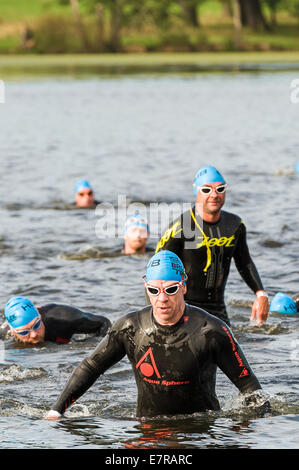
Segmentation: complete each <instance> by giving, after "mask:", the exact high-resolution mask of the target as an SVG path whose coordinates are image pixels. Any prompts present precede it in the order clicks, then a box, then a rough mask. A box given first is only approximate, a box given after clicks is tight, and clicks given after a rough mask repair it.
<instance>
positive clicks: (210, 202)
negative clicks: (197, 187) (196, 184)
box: [196, 182, 225, 215]
mask: <svg viewBox="0 0 299 470" xmlns="http://www.w3.org/2000/svg"><path fill="white" fill-rule="evenodd" d="M204 186H208V187H210V188H212V191H211V192H210V193H209V194H202V193H201V192H200V191H198V193H197V197H196V203H197V204H198V205H199V206H200V208H201V209H202V212H203V214H209V215H210V214H211V215H215V214H218V213H219V212H220V210H221V208H222V206H223V204H224V203H225V192H223V193H221V194H219V193H217V192H216V188H217V187H218V186H223V183H221V182H219V183H207V184H205V185H204Z"/></svg>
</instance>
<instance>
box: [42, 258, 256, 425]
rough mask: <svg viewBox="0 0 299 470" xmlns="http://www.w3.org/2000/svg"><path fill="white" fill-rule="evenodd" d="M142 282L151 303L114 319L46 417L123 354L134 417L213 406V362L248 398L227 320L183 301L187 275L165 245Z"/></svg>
mask: <svg viewBox="0 0 299 470" xmlns="http://www.w3.org/2000/svg"><path fill="white" fill-rule="evenodd" d="M144 282H145V287H146V289H147V292H148V294H149V298H150V300H151V305H150V306H147V307H145V308H143V309H141V310H137V311H134V312H132V313H129V314H127V315H125V316H123V317H121V318H120V319H119V320H118V321H116V323H115V324H114V325H113V326H112V327H111V329H110V330H109V332H108V334H107V335H106V337H105V338H104V339H103V340H102V341H101V342H100V344H99V345H98V347H97V348H96V349H95V351H94V352H93V353H92V354H91V355H90V356H88V357H87V358H86V359H84V360H83V361H82V362H81V364H80V365H79V366H78V367H77V368H76V369H75V370H74V372H73V374H72V375H71V377H70V379H69V381H68V383H67V384H66V386H65V388H64V390H63V391H62V393H61V395H60V396H59V398H58V400H57V401H56V403H55V404H54V405H53V406H52V408H51V410H50V411H49V412H48V414H47V416H46V418H47V419H57V418H58V417H59V416H60V415H61V414H62V413H63V412H64V411H65V410H66V409H67V408H68V407H69V406H70V405H71V404H72V403H73V402H75V401H76V400H77V399H78V398H79V397H80V396H81V395H83V394H84V393H85V392H86V391H87V390H88V389H89V388H90V387H91V385H92V384H93V383H94V382H95V381H96V379H97V378H98V377H99V376H100V375H101V374H103V373H104V372H105V371H106V370H107V369H109V368H110V367H112V366H113V365H114V364H116V363H117V362H119V361H120V360H121V359H122V358H123V357H124V356H125V355H127V357H128V358H129V360H130V362H131V365H132V369H133V372H134V375H135V380H136V384H137V389H138V400H137V416H138V417H141V416H148V417H150V416H157V415H173V414H185V413H194V412H199V411H206V410H219V409H220V407H219V402H218V399H217V396H216V393H215V377H214V376H215V374H216V367H217V366H218V367H220V369H221V370H222V371H223V372H224V373H225V374H226V375H227V377H228V378H229V379H230V380H231V381H232V382H233V384H234V385H236V387H238V389H239V390H240V391H241V392H242V393H244V394H245V393H246V394H247V393H248V394H250V395H249V397H248V398H250V397H252V399H253V402H254V399H256V394H252V392H255V391H257V390H260V389H261V385H260V383H259V381H258V379H257V378H256V376H255V375H254V373H253V371H252V370H251V368H250V365H249V364H248V362H247V360H246V358H245V356H244V353H243V352H242V350H241V348H240V346H239V345H238V343H237V341H236V340H235V338H234V336H233V334H232V332H231V331H230V329H229V327H228V326H227V325H226V324H225V323H224V322H222V321H221V320H219V319H218V318H216V317H215V316H213V315H210V314H209V313H207V312H205V311H204V310H202V309H200V308H198V307H195V306H191V305H188V304H186V303H185V300H184V294H185V293H186V289H187V287H186V274H185V271H184V266H183V264H182V262H181V260H180V259H179V258H178V256H176V255H175V254H174V253H172V252H170V251H162V252H159V253H157V254H155V255H154V256H153V257H152V258H151V259H150V261H149V263H148V265H147V268H146V275H145V280H144ZM264 401H265V400H264ZM258 406H259V407H260V406H261V405H260V404H259V405H258ZM262 406H263V405H262Z"/></svg>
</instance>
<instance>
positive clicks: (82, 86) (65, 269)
mask: <svg viewBox="0 0 299 470" xmlns="http://www.w3.org/2000/svg"><path fill="white" fill-rule="evenodd" d="M296 78H298V72H296V71H293V72H292V71H290V72H287V71H284V72H276V73H269V72H260V73H247V72H243V73H229V72H226V73H194V74H177V73H174V74H160V75H159V74H155V75H154V74H152V75H150V74H148V75H141V74H140V75H130V76H126V75H122V76H117V77H113V76H109V77H108V76H95V75H93V76H88V77H86V76H85V77H82V78H80V77H78V76H71V75H68V76H59V77H53V76H49V77H47V76H43V78H38V77H33V76H32V77H26V79H25V78H22V77H18V78H11V79H10V80H7V81H6V82H5V92H6V102H5V104H0V123H1V133H0V161H1V174H2V178H1V185H0V201H1V204H0V214H1V232H0V235H1V241H0V256H1V263H0V274H1V290H0V308H1V316H2V315H3V308H4V305H5V303H6V302H7V300H8V299H9V298H10V297H11V296H13V295H17V294H20V295H24V296H27V297H29V298H30V299H31V300H32V301H33V302H35V303H36V304H38V305H44V304H46V303H49V302H57V303H59V302H60V303H67V304H70V305H73V306H76V307H78V308H81V309H82V310H86V311H90V312H93V313H97V314H102V315H106V316H107V317H109V318H110V320H111V321H115V320H116V319H117V318H119V317H120V316H121V315H123V314H126V313H128V312H129V311H131V310H134V309H136V308H138V307H141V306H143V305H144V302H145V299H144V290H143V284H142V281H141V276H142V275H143V273H144V269H145V265H146V262H147V257H146V256H139V257H137V256H132V257H131V256H129V257H128V256H113V254H115V252H116V251H117V250H119V249H121V247H122V243H123V241H122V238H121V236H119V237H118V238H114V237H111V236H110V237H105V238H99V237H98V236H97V231H96V227H97V223H98V222H99V220H100V218H99V216H98V214H97V213H95V211H94V210H79V209H74V208H73V207H72V204H71V203H72V202H73V198H74V185H75V182H76V181H77V179H79V178H82V177H83V178H87V179H89V180H90V182H91V183H92V185H93V187H94V189H95V193H96V197H97V199H98V200H99V201H102V202H106V203H109V204H110V205H111V207H113V208H115V214H120V215H121V217H124V215H125V213H126V211H128V210H129V209H130V207H131V205H130V204H132V203H133V202H134V201H135V202H136V201H144V204H145V207H146V209H147V210H149V211H150V212H149V216H150V220H149V222H150V224H151V228H152V237H151V239H150V241H149V247H154V246H155V243H156V241H157V238H156V234H157V233H158V232H159V230H161V224H160V223H159V221H158V222H157V220H158V219H156V218H154V217H153V214H156V213H157V212H158V211H159V210H160V209H159V208H157V207H158V205H159V204H161V203H167V204H172V203H176V207H180V205H181V204H182V203H190V202H192V201H193V192H192V183H193V178H194V175H195V173H196V171H197V169H198V168H199V167H200V166H201V165H204V164H212V165H215V166H216V167H218V168H219V169H220V171H221V172H222V173H223V174H224V176H225V178H226V179H227V181H228V183H229V189H228V192H227V200H226V205H225V208H226V209H227V210H229V211H232V212H235V213H237V214H238V215H240V216H241V217H242V218H243V220H244V222H245V224H246V226H247V230H248V244H249V247H250V250H251V254H252V257H253V259H254V261H255V263H256V265H257V267H258V270H259V272H260V275H261V277H262V280H263V282H264V285H265V288H266V289H267V290H268V292H269V294H270V300H271V298H272V297H273V295H274V294H275V293H276V292H278V291H283V292H286V293H288V294H290V295H294V294H296V293H297V292H298V291H299V274H298V242H299V235H298V233H299V217H298V207H299V175H295V174H294V165H295V163H296V162H297V161H299V153H298V125H299V104H296V103H292V102H291V100H290V84H291V82H292V80H294V79H296ZM0 79H1V77H0ZM119 198H121V200H122V201H123V200H124V198H125V200H126V204H125V205H122V206H121V207H119ZM161 207H164V208H163V209H162V212H163V211H164V213H165V211H167V207H169V206H166V205H165V206H161ZM155 211H156V212H155ZM151 218H152V220H151ZM163 228H164V227H163ZM120 232H121V230H120ZM110 254H111V255H110ZM253 300H254V295H253V293H252V292H251V291H250V290H249V288H248V287H247V285H246V284H245V283H244V282H243V281H242V280H241V278H240V276H239V274H238V273H237V271H236V268H235V267H234V265H232V269H231V274H230V278H229V282H228V285H227V289H226V301H227V305H228V311H229V315H230V318H231V323H232V329H233V331H234V333H235V336H236V337H237V339H238V341H239V342H240V343H241V345H242V348H243V350H244V351H245V353H246V355H247V357H248V359H249V362H250V364H251V366H252V368H253V369H254V371H255V373H256V375H257V377H258V378H259V380H260V382H261V384H262V386H263V389H264V391H265V393H267V394H268V396H269V398H270V402H271V405H272V412H271V414H270V415H268V416H265V417H263V418H258V417H256V416H255V415H254V414H253V413H252V411H251V410H250V409H246V408H244V407H243V406H242V405H241V400H240V398H239V392H238V390H237V389H236V388H235V387H234V386H233V385H232V384H231V383H230V382H229V380H228V379H227V378H226V377H225V376H224V375H223V374H222V372H220V371H219V372H218V374H217V393H218V397H219V400H220V404H221V407H222V410H221V411H220V412H217V413H215V412H209V413H198V414H195V415H192V416H176V417H171V418H156V419H151V420H137V419H136V417H135V403H136V386H135V382H134V379H133V375H132V372H131V368H130V364H129V363H128V361H127V360H126V359H124V360H122V361H121V362H120V363H119V364H117V365H116V366H114V367H113V368H111V369H110V370H109V371H108V372H107V373H105V375H104V376H103V377H101V378H100V379H99V380H98V381H97V382H96V383H95V384H94V385H93V387H92V388H91V389H90V390H89V391H88V392H87V393H85V395H84V396H83V397H81V399H80V400H78V402H77V403H76V404H75V405H74V406H73V407H72V408H71V409H69V410H68V411H67V413H66V415H65V417H64V418H63V419H61V420H59V421H57V422H48V421H45V420H44V419H43V417H44V416H45V414H46V411H47V410H48V409H49V408H50V406H51V404H52V403H53V402H54V401H55V400H56V397H57V395H58V393H60V391H61V390H62V388H63V386H64V384H65V383H66V381H67V379H68V377H69V375H70V374H71V372H72V370H73V368H74V367H75V366H76V365H78V364H79V363H80V362H81V360H82V359H83V358H84V357H86V355H88V354H89V352H90V351H91V350H93V348H94V347H95V345H96V340H95V339H94V338H93V339H89V340H87V341H79V340H78V339H77V340H76V341H72V342H71V343H69V344H66V345H56V344H53V343H52V344H51V343H49V344H43V345H41V346H38V347H24V346H22V345H21V344H17V343H14V342H12V341H9V342H6V343H5V344H4V343H1V345H0V346H1V351H0V353H1V356H0V362H1V364H0V383H1V390H0V436H1V443H0V447H1V448H2V449H13V448H17V449H37V448H39V449H70V448H77V449H140V448H147V449H153V448H154V449H177V450H183V449H190V450H192V449H199V448H205V449H216V448H217V449H220V448H226V449H230V448H231V449H237V448H249V449H260V448H263V449H264V448H270V449H290V448H298V421H299V405H298V396H299V393H298V360H299V340H298V321H299V319H298V318H299V317H298V316H293V317H292V316H282V315H281V316H279V315H271V316H270V317H269V320H268V322H267V323H266V324H265V325H264V326H263V327H261V328H256V327H254V326H253V325H252V324H250V322H249V317H250V307H251V304H252V302H253Z"/></svg>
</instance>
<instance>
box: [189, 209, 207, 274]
mask: <svg viewBox="0 0 299 470" xmlns="http://www.w3.org/2000/svg"><path fill="white" fill-rule="evenodd" d="M190 214H191V217H192V219H193V220H194V223H195V225H196V227H197V228H198V230H199V231H200V232H201V233H202V235H203V238H204V241H205V245H206V247H207V264H206V266H205V268H204V272H206V271H207V270H208V269H209V267H210V266H211V264H212V251H211V248H210V247H209V243H208V242H209V237H207V236H206V234H205V232H204V231H203V229H202V228H201V226H200V225H199V223H198V222H197V220H196V218H195V215H194V213H193V210H192V207H191V209H190Z"/></svg>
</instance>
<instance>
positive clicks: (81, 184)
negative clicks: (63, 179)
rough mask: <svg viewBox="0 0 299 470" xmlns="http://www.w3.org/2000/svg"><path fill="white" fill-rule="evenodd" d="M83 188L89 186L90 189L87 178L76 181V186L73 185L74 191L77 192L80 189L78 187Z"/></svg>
mask: <svg viewBox="0 0 299 470" xmlns="http://www.w3.org/2000/svg"><path fill="white" fill-rule="evenodd" d="M83 188H89V189H91V190H92V187H91V185H90V183H89V182H88V181H87V180H79V181H77V183H76V186H75V193H76V194H77V193H78V192H79V191H80V189H83Z"/></svg>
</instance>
